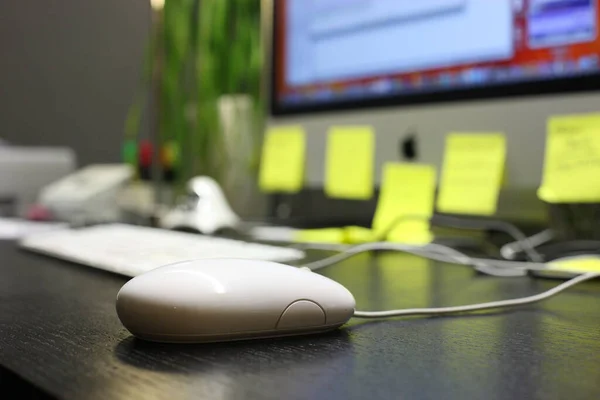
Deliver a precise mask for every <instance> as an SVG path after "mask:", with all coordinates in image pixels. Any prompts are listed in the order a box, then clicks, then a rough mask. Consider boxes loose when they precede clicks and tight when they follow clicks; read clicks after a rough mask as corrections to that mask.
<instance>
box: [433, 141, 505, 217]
mask: <svg viewBox="0 0 600 400" xmlns="http://www.w3.org/2000/svg"><path fill="white" fill-rule="evenodd" d="M505 180H506V138H505V137H504V135H503V134H502V133H450V134H448V135H447V137H446V146H445V150H444V162H443V165H442V177H441V181H440V190H439V194H438V199H437V208H438V210H439V211H442V212H445V213H452V214H470V215H493V214H495V213H496V209H497V206H498V196H499V194H500V188H501V187H502V185H503V183H504V181H505Z"/></svg>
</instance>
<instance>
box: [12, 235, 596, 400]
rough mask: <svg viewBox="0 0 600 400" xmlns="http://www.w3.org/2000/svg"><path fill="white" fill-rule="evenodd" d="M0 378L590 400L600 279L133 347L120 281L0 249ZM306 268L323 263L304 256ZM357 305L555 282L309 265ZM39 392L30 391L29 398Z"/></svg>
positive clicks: (145, 392) (369, 263) (283, 392)
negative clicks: (311, 326)
mask: <svg viewBox="0 0 600 400" xmlns="http://www.w3.org/2000/svg"><path fill="white" fill-rule="evenodd" d="M0 254H1V255H2V257H1V258H2V261H3V262H2V263H1V265H0V296H1V301H0V365H1V370H2V374H0V379H1V380H0V381H1V382H2V383H3V386H4V387H5V388H7V390H14V392H15V393H16V395H15V397H19V395H20V394H21V395H28V396H30V397H32V398H55V399H60V400H63V399H65V400H66V399H82V398H87V399H96V398H97V399H137V398H144V399H151V398H156V399H159V398H173V399H187V398H195V399H241V398H243V399H362V398H377V399H399V398H409V399H410V398H444V399H467V398H469V399H475V398H498V399H501V398H502V399H504V398H507V399H508V398H510V399H552V398H570V399H590V398H597V397H598V396H599V395H600V379H598V377H599V375H598V374H599V372H600V369H599V367H598V354H599V352H600V329H599V328H600V294H599V293H600V291H599V289H600V286H599V285H600V283H599V282H598V281H591V282H586V283H583V284H581V285H578V286H576V287H574V288H571V289H569V290H567V291H566V292H564V293H561V294H560V295H559V296H557V297H555V298H553V299H550V300H548V301H546V302H543V303H540V304H536V305H531V306H524V307H521V308H514V309H508V310H502V311H492V312H481V313H476V314H470V315H458V316H449V317H426V318H424V317H409V318H395V319H394V318H392V319H386V320H378V321H366V322H365V321H360V320H356V319H352V320H350V322H349V323H348V324H347V325H346V326H344V327H343V328H341V329H339V330H336V331H333V332H331V333H327V334H319V335H308V336H297V337H291V338H279V339H265V340H249V341H238V342H228V343H227V342H225V343H214V344H160V343H151V342H145V341H143V340H139V339H135V338H134V337H133V336H131V334H130V333H129V332H128V331H127V330H126V329H125V328H124V327H123V325H122V324H121V323H120V322H119V319H118V318H117V314H116V312H115V297H116V294H117V292H118V290H119V289H120V288H121V286H122V285H123V284H124V283H125V282H126V281H127V277H124V276H120V275H116V274H111V273H107V272H104V271H100V270H96V269H93V268H88V267H83V266H80V265H77V264H72V263H69V262H65V261H60V260H55V259H51V258H46V257H43V256H40V255H35V254H31V253H27V252H24V251H23V250H20V249H18V247H17V245H16V244H15V242H12V241H3V242H0ZM307 254H308V258H309V259H310V260H317V259H321V258H323V257H324V256H326V255H328V254H329V253H328V252H324V251H316V250H315V251H309V252H308V253H307ZM319 273H322V274H323V275H325V276H328V277H330V278H332V279H334V280H336V281H338V282H340V283H341V284H343V285H344V286H346V287H347V288H348V289H349V290H350V291H351V292H352V293H353V295H354V296H355V298H356V302H357V308H360V309H363V310H383V309H390V308H408V307H426V306H437V307H439V306H446V305H460V304H471V303H478V302H483V301H491V300H498V299H504V298H514V297H520V296H527V295H531V294H535V293H539V292H542V291H545V290H548V289H549V288H551V287H553V286H556V285H557V284H558V282H559V281H556V280H552V279H539V278H528V277H522V278H496V277H489V276H483V275H479V274H477V273H476V272H474V271H473V269H472V268H469V267H466V266H457V265H452V264H445V263H438V262H433V261H428V260H425V259H422V258H419V257H416V256H412V255H407V254H403V253H399V252H396V253H392V252H380V253H377V254H374V253H366V254H361V255H357V256H355V257H352V258H350V259H348V260H346V261H343V262H341V263H339V264H337V265H334V266H332V267H330V268H326V269H323V270H320V271H319ZM35 396H37V397H35Z"/></svg>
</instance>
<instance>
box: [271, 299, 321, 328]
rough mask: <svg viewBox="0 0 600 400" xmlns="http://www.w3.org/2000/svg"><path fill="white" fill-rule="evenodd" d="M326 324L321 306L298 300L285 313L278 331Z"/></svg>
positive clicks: (278, 324)
mask: <svg viewBox="0 0 600 400" xmlns="http://www.w3.org/2000/svg"><path fill="white" fill-rule="evenodd" d="M325 322H326V318H325V312H324V311H323V309H322V308H321V306H319V305H318V304H317V303H314V302H312V301H309V300H297V301H295V302H294V303H292V304H290V305H289V306H288V307H287V308H286V309H285V310H284V311H283V313H282V314H281V317H280V318H279V322H278V323H277V329H294V328H306V327H311V326H321V325H325Z"/></svg>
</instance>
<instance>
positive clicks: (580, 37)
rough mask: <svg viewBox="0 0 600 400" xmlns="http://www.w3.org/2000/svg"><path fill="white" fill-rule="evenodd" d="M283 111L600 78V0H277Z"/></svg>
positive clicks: (561, 85)
mask: <svg viewBox="0 0 600 400" xmlns="http://www.w3.org/2000/svg"><path fill="white" fill-rule="evenodd" d="M274 5H275V8H274V13H273V15H274V21H273V22H274V24H273V27H274V30H273V81H272V85H271V86H272V102H271V103H272V111H273V112H274V113H275V114H285V113H295V112H303V111H320V110H331V109H345V108H356V107H368V106H380V105H394V104H396V105H398V104H418V103H423V102H435V101H451V100H461V99H470V98H471V99H474V98H485V97H501V96H506V95H525V94H538V93H555V92H564V91H572V90H573V91H574V90H588V89H591V88H597V87H599V83H598V82H599V81H600V79H598V78H600V38H599V37H598V25H599V24H600V11H599V9H598V4H597V0H418V1H408V0H274Z"/></svg>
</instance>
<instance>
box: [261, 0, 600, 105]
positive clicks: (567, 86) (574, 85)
mask: <svg viewBox="0 0 600 400" xmlns="http://www.w3.org/2000/svg"><path fill="white" fill-rule="evenodd" d="M280 1H282V0H272V2H271V4H272V10H270V13H271V18H270V21H269V22H270V24H271V26H270V28H271V29H270V32H271V34H270V43H269V44H270V57H269V58H270V74H269V75H270V77H271V79H270V80H269V109H270V113H271V115H273V116H287V115H301V114H308V113H322V112H331V111H349V110H357V109H372V108H384V107H410V106H418V105H425V104H443V103H456V102H467V101H475V100H494V99H503V98H510V97H529V96H541V95H551V94H552V95H556V94H566V93H576V92H590V91H595V90H599V89H600V71H599V72H597V73H590V74H589V75H583V76H572V77H565V78H558V79H544V80H542V79H540V80H537V81H527V82H515V83H507V84H502V85H492V86H481V87H470V88H461V89H456V90H448V91H442V92H425V93H417V94H412V95H409V96H406V95H391V96H382V97H379V98H366V99H349V100H341V101H333V102H320V103H319V102H314V103H308V104H303V105H293V106H290V105H285V104H281V102H279V101H277V87H276V84H275V82H277V81H278V79H279V75H278V73H279V71H278V69H277V65H276V63H277V57H276V52H277V49H278V48H279V44H280V43H279V41H280V40H283V38H280V37H278V35H276V34H275V32H278V28H279V25H278V24H279V21H278V20H277V15H279V13H278V11H279V10H278V8H279V7H280V5H279V3H280Z"/></svg>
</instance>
